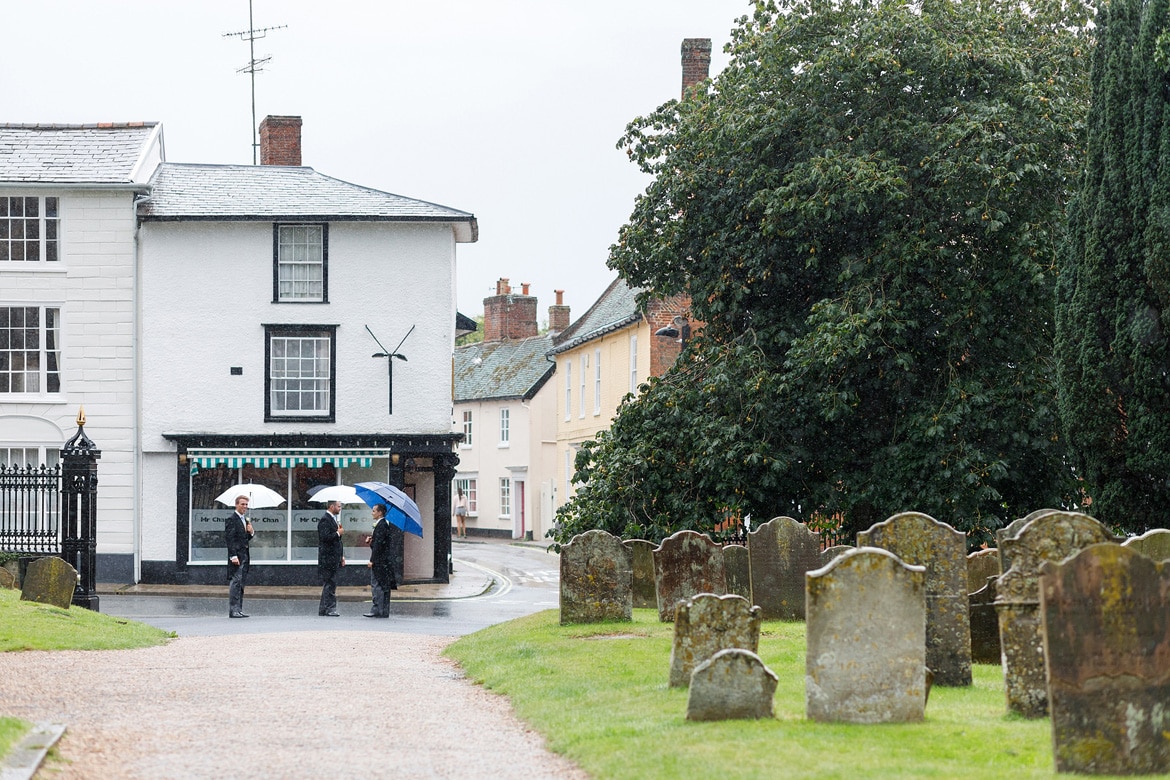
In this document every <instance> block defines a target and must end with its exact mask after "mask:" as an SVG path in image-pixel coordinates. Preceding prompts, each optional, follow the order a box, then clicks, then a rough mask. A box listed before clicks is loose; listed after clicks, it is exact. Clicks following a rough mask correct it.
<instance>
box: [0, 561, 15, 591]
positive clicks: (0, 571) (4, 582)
mask: <svg viewBox="0 0 1170 780" xmlns="http://www.w3.org/2000/svg"><path fill="white" fill-rule="evenodd" d="M15 587H16V575H15V574H13V573H12V572H10V571H8V569H6V568H5V567H3V566H0V588H5V589H6V590H12V589H14V588H15Z"/></svg>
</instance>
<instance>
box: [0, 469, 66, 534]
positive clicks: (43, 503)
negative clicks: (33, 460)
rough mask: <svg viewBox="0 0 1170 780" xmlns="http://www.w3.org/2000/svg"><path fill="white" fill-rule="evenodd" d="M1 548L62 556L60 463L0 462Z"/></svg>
mask: <svg viewBox="0 0 1170 780" xmlns="http://www.w3.org/2000/svg"><path fill="white" fill-rule="evenodd" d="M0 550H2V551H5V552H15V553H28V554H41V555H60V553H61V466H60V465H59V464H58V465H55V466H3V465H0Z"/></svg>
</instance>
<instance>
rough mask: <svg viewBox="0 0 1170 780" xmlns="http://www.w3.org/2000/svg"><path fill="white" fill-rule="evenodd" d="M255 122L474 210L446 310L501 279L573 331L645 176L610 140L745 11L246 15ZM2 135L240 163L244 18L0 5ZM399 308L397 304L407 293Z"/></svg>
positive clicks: (273, 0)
mask: <svg viewBox="0 0 1170 780" xmlns="http://www.w3.org/2000/svg"><path fill="white" fill-rule="evenodd" d="M253 8H254V24H255V27H257V28H261V27H273V26H277V25H287V28H285V29H280V30H274V31H272V32H270V33H269V34H268V36H267V37H266V38H265V39H262V40H258V41H257V42H256V56H257V58H262V57H269V56H270V57H271V58H272V59H271V61H270V62H269V63H268V64H267V65H266V66H265V69H264V71H263V72H262V73H260V74H259V75H257V77H256V113H257V118H258V119H260V118H263V117H264V116H265V115H267V114H293V115H299V116H301V117H303V119H304V128H303V162H304V164H305V165H308V166H312V167H313V168H315V169H316V170H318V171H320V172H322V173H324V174H326V175H329V176H334V177H337V178H340V179H344V180H346V181H350V182H354V183H356V184H361V185H364V186H368V187H373V188H376V189H380V190H385V191H388V192H393V193H397V194H400V195H406V196H409V197H413V198H420V199H423V200H428V201H433V202H437V203H441V204H443V205H445V206H451V207H454V208H459V209H464V210H466V211H471V212H473V213H475V215H476V216H477V218H478V219H479V223H480V239H479V242H478V243H477V244H471V245H466V244H464V245H460V247H459V250H458V251H459V290H458V295H459V308H460V311H463V312H464V313H465V314H468V315H474V314H478V313H479V312H481V311H482V308H483V307H482V300H483V298H484V297H485V296H487V295H489V294H491V293H492V292H493V291H494V289H495V280H496V279H497V278H498V277H501V276H503V277H508V278H510V279H511V281H512V284H513V285H514V286H518V285H519V283H521V282H530V283H531V284H532V285H533V286H532V290H531V291H532V293H533V294H535V295H537V296H539V297H540V310H541V312H542V317H543V316H544V314H545V313H547V306H548V305H549V304H551V303H552V302H553V290H554V289H564V290H565V291H566V292H565V301H566V303H569V304H570V305H571V306H572V316H573V318H574V319H575V318H576V317H578V316H580V315H581V314H583V313H584V311H585V309H586V308H587V307H588V306H589V305H590V304H592V303H593V301H594V300H595V299H596V298H597V296H598V295H599V294H600V293H601V292H602V291H603V290H604V289H605V287H606V285H608V284H609V282H610V281H611V280H612V279H613V277H614V273H613V272H611V271H610V270H609V269H608V268H606V267H605V260H606V255H607V251H608V248H609V246H610V245H611V244H612V243H613V242H614V241H615V240H616V238H617V231H618V228H619V226H620V225H621V224H622V223H623V222H625V220H626V218H627V217H628V216H629V214H630V210H631V208H632V205H633V200H634V197H635V195H637V194H638V193H639V192H641V191H642V190H643V189H644V188H645V186H646V184H647V179H646V178H645V177H644V176H642V175H641V174H640V173H639V172H638V171H637V170H636V169H635V167H634V166H633V165H632V164H631V163H630V162H629V161H628V160H627V158H626V156H625V154H624V153H622V152H620V151H618V150H617V149H616V148H615V143H616V141H617V139H618V137H619V136H620V135H621V133H622V131H623V130H624V128H625V125H626V123H627V122H628V121H629V120H631V119H633V118H634V117H636V116H639V115H642V114H645V113H647V112H649V111H652V110H653V109H654V108H655V107H657V106H658V105H659V104H661V103H663V102H664V101H666V100H668V99H670V98H673V97H677V96H678V93H679V87H680V79H681V68H680V55H679V47H680V45H681V43H682V39H683V38H688V37H692V38H711V39H712V44H713V46H712V49H713V57H712V69H711V70H712V74H715V73H717V72H718V71H719V70H721V69H722V68H723V66H724V65H725V64H726V61H727V58H726V56H725V55H724V54H723V53H722V50H723V46H724V44H726V43H727V41H728V38H729V31H730V29H731V28H732V26H733V24H734V20H735V19H736V18H737V17H739V16H741V15H743V14H745V13H748V12H749V10H750V5H749V3H748V2H746V0H591V1H590V2H579V3H563V2H555V1H554V0H546V1H544V2H540V1H537V0H532V1H528V0H498V1H493V0H481V1H480V2H474V1H473V0H454V1H453V2H445V3H432V2H419V0H413V2H402V1H401V0H334V2H332V3H320V2H302V1H301V0H280V1H279V2H278V1H277V0H254V4H253ZM4 19H5V21H4V26H5V30H6V32H5V35H4V45H3V46H2V47H0V95H3V102H2V105H3V111H2V113H0V122H46V123H47V122H70V123H72V122H108V121H112V122H126V121H140V120H143V121H151V120H153V121H161V122H162V123H163V125H164V133H165V141H166V151H167V159H169V160H171V161H174V162H205V163H251V161H252V152H251V147H250V144H251V132H250V127H251V102H250V96H249V95H250V83H249V79H248V77H247V76H246V75H243V74H238V73H237V72H236V71H237V70H238V69H240V68H242V67H244V66H245V65H246V64H247V62H248V56H249V54H248V45H247V43H244V42H241V41H240V40H239V39H236V38H224V37H223V34H224V33H228V32H236V31H241V30H246V29H247V27H248V2H247V0H199V1H198V2H195V1H194V0H190V1H188V2H171V1H170V0H167V1H162V0H159V1H156V2H149V3H144V2H140V1H138V2H125V1H123V0H37V2H29V3H9V4H7V6H6V8H5V11H4ZM403 294H404V295H409V294H410V293H409V291H407V290H404V291H403Z"/></svg>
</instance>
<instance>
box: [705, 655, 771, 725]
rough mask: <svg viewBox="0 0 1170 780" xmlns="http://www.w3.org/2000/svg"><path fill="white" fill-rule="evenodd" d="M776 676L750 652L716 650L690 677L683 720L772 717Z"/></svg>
mask: <svg viewBox="0 0 1170 780" xmlns="http://www.w3.org/2000/svg"><path fill="white" fill-rule="evenodd" d="M777 682H779V679H778V678H777V677H776V674H775V673H774V672H773V671H772V670H771V669H769V668H768V667H766V666H764V662H763V661H762V660H760V657H759V656H758V655H756V654H755V653H753V652H751V651H750V650H743V649H739V648H733V649H728V650H720V651H719V652H718V653H716V654H715V655H714V656H712V657H711V658H708V659H707V660H706V661H704V662H703V663H701V664H700V665H699V666H698V667H697V668H696V669H695V672H694V674H693V675H691V683H690V691H689V693H688V694H687V720H749V719H757V720H758V719H760V718H770V717H772V700H773V698H774V697H775V695H776V683H777Z"/></svg>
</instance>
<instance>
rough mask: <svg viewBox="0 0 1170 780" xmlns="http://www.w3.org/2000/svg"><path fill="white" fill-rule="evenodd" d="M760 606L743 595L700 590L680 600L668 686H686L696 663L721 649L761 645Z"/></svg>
mask: <svg viewBox="0 0 1170 780" xmlns="http://www.w3.org/2000/svg"><path fill="white" fill-rule="evenodd" d="M760 621H761V617H760V608H759V607H754V606H752V604H751V602H750V601H748V600H747V599H745V598H744V597H743V596H736V595H727V596H715V595H712V594H710V593H700V594H699V595H697V596H695V597H694V598H692V599H687V600H686V601H682V602H679V605H678V606H677V607H676V608H675V612H674V643H673V645H672V646H671V648H670V687H671V688H679V687H682V686H685V685H686V684H687V683H688V682H690V679H691V672H693V671H695V667H696V666H698V665H699V664H701V663H703V661H706V660H707V659H708V658H710V657H711V656H713V655H715V654H716V653H717V652H719V651H720V650H727V649H729V648H733V647H736V648H739V649H741V650H751V651H752V652H753V653H754V652H756V651H758V650H759V649H760Z"/></svg>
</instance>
